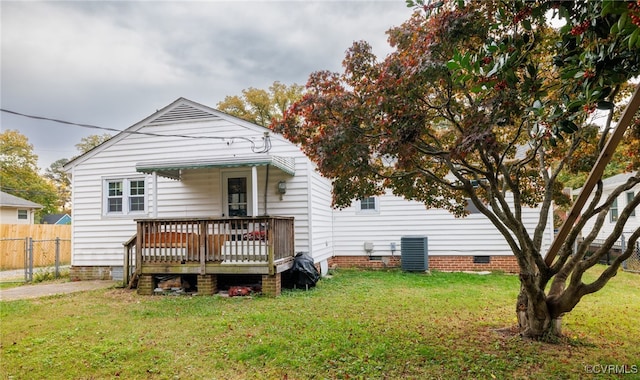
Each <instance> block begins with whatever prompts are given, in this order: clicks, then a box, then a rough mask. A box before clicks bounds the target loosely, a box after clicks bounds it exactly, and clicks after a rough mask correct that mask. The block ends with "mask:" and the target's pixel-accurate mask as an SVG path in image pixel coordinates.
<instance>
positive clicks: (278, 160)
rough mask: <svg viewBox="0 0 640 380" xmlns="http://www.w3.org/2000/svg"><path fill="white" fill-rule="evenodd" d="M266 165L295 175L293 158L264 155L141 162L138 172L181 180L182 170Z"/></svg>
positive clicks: (138, 164)
mask: <svg viewBox="0 0 640 380" xmlns="http://www.w3.org/2000/svg"><path fill="white" fill-rule="evenodd" d="M266 165H271V166H273V167H276V168H278V169H280V170H282V171H283V172H285V173H287V174H289V175H291V176H294V175H295V162H294V159H293V157H280V156H271V155H264V154H255V155H250V156H235V157H227V158H214V159H198V160H183V161H151V162H139V163H137V164H136V171H137V172H140V173H147V174H151V173H153V172H156V173H157V174H158V175H160V176H163V177H167V178H172V179H177V180H179V179H180V173H181V171H182V170H188V169H209V168H238V167H251V166H266Z"/></svg>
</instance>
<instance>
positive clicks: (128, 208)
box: [104, 178, 147, 216]
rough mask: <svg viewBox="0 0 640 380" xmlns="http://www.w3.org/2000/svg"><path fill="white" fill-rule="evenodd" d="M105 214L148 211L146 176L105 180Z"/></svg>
mask: <svg viewBox="0 0 640 380" xmlns="http://www.w3.org/2000/svg"><path fill="white" fill-rule="evenodd" d="M104 194H105V199H104V214H105V215H111V216H112V215H128V214H140V213H144V212H145V211H146V204H147V202H146V189H145V180H144V178H117V179H107V180H105V182H104Z"/></svg>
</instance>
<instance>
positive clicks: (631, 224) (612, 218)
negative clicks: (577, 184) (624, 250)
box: [574, 173, 640, 240]
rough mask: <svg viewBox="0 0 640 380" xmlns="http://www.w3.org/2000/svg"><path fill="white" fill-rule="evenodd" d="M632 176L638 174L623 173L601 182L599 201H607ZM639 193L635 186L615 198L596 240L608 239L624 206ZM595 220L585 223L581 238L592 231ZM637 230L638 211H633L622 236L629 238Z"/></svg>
mask: <svg viewBox="0 0 640 380" xmlns="http://www.w3.org/2000/svg"><path fill="white" fill-rule="evenodd" d="M634 174H635V175H637V174H638V173H623V174H618V175H615V176H613V177H609V178H606V179H604V180H602V197H601V199H602V200H604V199H607V197H608V196H609V195H610V194H611V193H612V192H613V190H614V189H616V188H618V186H620V185H622V184H623V183H625V182H627V180H628V179H629V177H631V176H633V175H634ZM581 190H582V189H577V190H574V194H575V195H577V194H579V193H580V191H581ZM594 191H595V190H594ZM639 192H640V184H639V185H635V186H634V187H633V188H631V189H629V190H627V191H624V192H623V193H622V194H620V195H619V196H618V197H617V198H616V200H615V201H614V202H613V204H612V205H611V208H610V209H609V213H608V215H607V217H606V219H605V221H604V224H603V225H602V228H601V229H600V231H599V232H598V236H596V239H597V240H604V239H606V238H607V237H609V235H610V234H611V232H613V228H614V226H615V224H616V222H617V220H618V216H619V215H620V213H621V212H622V210H623V209H624V208H625V206H626V205H627V204H628V203H629V202H630V201H631V199H633V197H635V196H636V195H637V194H638V193H639ZM592 198H593V197H589V199H588V200H587V203H586V205H588V204H589V203H590V202H591V199H592ZM595 219H596V217H593V218H591V219H590V220H588V221H587V222H586V223H585V225H584V227H583V228H582V235H583V236H586V235H587V234H588V233H589V232H590V231H591V230H592V229H593V226H594V223H595ZM638 228H640V210H634V211H633V212H632V214H631V216H630V217H629V219H627V223H626V224H625V227H624V230H623V235H625V236H629V235H631V233H633V231H635V230H637V229H638Z"/></svg>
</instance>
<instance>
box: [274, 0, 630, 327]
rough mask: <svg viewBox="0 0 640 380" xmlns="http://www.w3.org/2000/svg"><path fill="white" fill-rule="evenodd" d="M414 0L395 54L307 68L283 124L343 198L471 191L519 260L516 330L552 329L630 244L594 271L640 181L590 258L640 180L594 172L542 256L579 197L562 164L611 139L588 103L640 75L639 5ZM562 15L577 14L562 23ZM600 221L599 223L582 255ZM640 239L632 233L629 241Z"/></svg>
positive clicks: (442, 202) (442, 203)
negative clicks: (549, 255) (569, 223)
mask: <svg viewBox="0 0 640 380" xmlns="http://www.w3.org/2000/svg"><path fill="white" fill-rule="evenodd" d="M408 3H410V4H413V5H414V6H416V7H417V8H416V9H417V11H416V12H415V13H414V14H413V15H412V16H411V18H410V19H409V20H408V21H406V22H405V23H404V24H403V25H401V26H399V27H396V28H393V29H391V30H389V32H388V35H389V42H390V44H391V46H392V47H394V48H395V51H394V52H393V53H391V54H389V55H388V56H387V57H386V58H385V59H384V60H382V61H378V60H377V58H376V57H375V56H374V55H373V54H372V51H371V48H370V46H369V45H368V44H367V43H366V42H357V43H354V45H353V47H351V48H350V49H349V50H348V51H347V55H346V57H345V59H344V61H343V66H344V69H345V70H344V73H341V74H340V73H332V72H326V71H322V72H316V73H313V74H311V76H310V78H309V81H308V83H307V92H306V94H305V96H304V97H303V98H302V100H301V101H299V102H297V103H296V104H294V105H293V106H292V107H291V108H290V109H289V110H288V111H287V113H286V114H285V116H284V117H283V119H282V120H280V121H278V122H277V123H274V124H273V125H272V127H273V128H274V129H275V130H277V131H279V132H282V133H283V134H284V135H285V136H286V137H287V138H289V139H290V140H291V141H293V142H296V143H298V144H300V145H301V147H302V149H303V150H304V151H305V153H306V154H307V155H308V156H309V157H311V159H313V160H314V161H315V162H316V163H317V165H318V168H319V170H320V171H321V172H322V173H323V174H324V175H325V176H327V177H329V178H330V179H332V180H333V195H334V205H335V206H337V207H343V206H348V205H350V204H351V202H352V201H353V199H357V198H362V197H366V196H371V195H375V194H381V193H382V192H384V191H385V189H391V190H392V191H393V192H394V193H395V194H397V195H401V196H404V197H405V198H407V199H412V200H417V201H420V202H423V203H424V204H425V205H426V207H439V208H443V209H447V210H449V211H450V212H451V213H453V214H455V215H457V216H464V214H465V206H466V204H467V202H472V203H473V204H474V205H475V207H476V208H477V209H478V210H480V212H482V213H483V214H484V215H485V216H486V217H487V218H488V220H490V221H491V223H493V224H494V225H495V227H496V228H497V229H498V230H499V231H500V233H501V234H502V235H503V236H504V239H505V240H506V242H507V243H508V244H509V246H510V247H511V249H512V251H513V254H514V256H515V258H516V259H517V262H518V264H519V267H520V283H521V293H520V296H519V297H518V300H517V302H516V304H517V305H516V311H517V315H518V320H519V325H520V328H521V333H522V334H523V335H525V336H529V337H536V338H540V337H545V336H548V337H550V336H557V335H559V334H560V321H561V318H562V316H563V315H564V314H565V313H568V312H570V311H571V310H572V309H573V308H574V307H575V305H576V304H577V303H578V302H579V301H580V300H581V299H582V298H583V297H584V296H585V295H587V294H590V293H593V292H596V291H598V290H600V289H601V288H602V287H603V286H604V285H605V284H606V283H607V281H609V279H610V278H612V277H613V276H614V275H615V273H616V270H617V269H618V268H619V266H620V264H621V262H622V260H624V259H626V258H628V257H629V256H630V255H631V253H632V251H631V249H627V250H626V251H625V252H623V254H622V255H621V256H620V257H619V258H617V259H616V260H614V262H613V263H612V264H611V266H610V267H609V268H607V269H606V270H604V271H603V272H602V273H601V274H600V275H599V276H598V277H597V279H596V280H595V281H593V282H590V283H587V282H585V281H586V280H585V277H584V276H583V275H584V273H585V271H587V270H588V269H590V268H592V267H593V266H594V265H595V264H597V262H598V260H599V258H600V257H602V256H603V255H604V254H606V252H607V251H608V250H609V248H611V246H612V245H613V243H614V242H615V241H617V240H618V239H619V237H620V234H621V232H622V228H623V227H624V225H625V223H626V221H627V219H628V217H629V215H630V214H631V212H632V210H633V209H634V208H635V207H637V205H638V204H639V203H640V191H639V192H636V195H635V197H634V198H633V199H631V200H630V202H629V204H628V205H627V206H626V207H625V208H624V209H623V210H622V212H621V213H620V215H619V218H618V222H617V223H616V226H615V229H614V232H613V233H612V234H611V236H610V237H609V239H607V242H606V243H605V245H604V246H603V247H602V249H600V250H598V251H597V252H595V253H594V254H593V255H591V256H590V257H587V248H588V247H589V244H590V242H591V241H592V240H593V239H594V238H595V236H596V233H597V232H598V229H599V228H600V227H601V226H602V224H603V222H604V220H605V217H606V215H607V211H608V210H609V208H610V206H611V204H612V202H613V200H614V199H615V196H617V195H619V194H621V193H622V192H623V191H626V190H629V189H631V188H633V187H634V186H635V185H637V184H638V183H640V174H638V173H637V172H636V174H635V176H632V177H631V178H630V179H629V180H628V181H627V182H626V183H625V184H624V185H622V186H620V187H619V188H618V189H616V190H615V191H614V192H613V194H612V195H610V196H608V197H606V198H605V197H603V196H602V186H601V182H600V183H599V186H598V187H597V190H596V191H595V197H594V201H593V202H591V203H590V204H589V205H588V206H587V207H586V208H585V209H584V210H583V212H582V215H581V218H580V219H579V222H578V223H576V224H575V225H574V226H573V228H572V229H571V231H570V233H569V235H568V238H567V239H566V241H565V242H564V244H563V245H562V248H561V250H560V253H559V255H558V257H557V258H556V260H555V261H554V262H552V263H550V264H548V263H547V262H546V261H545V252H543V251H542V243H543V234H544V231H545V227H546V224H547V221H548V217H549V214H550V213H551V212H552V205H553V203H554V200H555V201H556V202H568V201H569V200H568V199H567V198H566V197H562V193H561V189H562V188H563V186H564V184H563V183H562V182H561V181H560V180H559V175H560V174H561V173H563V172H566V171H569V170H573V171H574V172H577V171H581V170H582V171H584V170H588V169H589V168H590V165H589V164H588V163H585V162H583V161H581V160H583V157H581V155H580V152H584V151H594V152H595V151H599V150H601V149H602V147H603V145H604V144H603V142H604V141H605V139H606V133H605V137H602V138H601V137H600V135H599V133H598V131H597V130H594V128H593V127H591V125H592V124H591V123H590V122H589V121H590V120H589V119H590V117H591V115H592V113H593V111H594V110H595V109H596V108H597V107H600V108H603V109H609V108H611V107H612V106H613V104H614V103H615V102H617V101H619V98H620V96H621V94H622V92H621V91H620V89H621V86H623V85H624V84H625V83H627V82H628V81H629V79H630V78H632V77H634V76H636V75H638V73H640V54H638V48H639V47H640V36H639V34H640V31H639V29H638V26H639V24H640V18H639V17H638V16H639V14H638V10H639V9H640V6H639V3H638V2H635V1H634V2H628V3H622V4H621V3H619V2H612V1H603V2H596V1H593V2H592V1H586V0H585V1H572V2H566V1H529V0H510V1H500V0H494V1H489V0H487V1H438V2H433V3H431V2H426V1H413V2H412V1H411V0H409V1H408ZM551 15H555V16H559V18H560V19H562V20H564V21H565V22H566V24H565V25H564V26H562V27H560V28H559V29H554V28H553V27H552V26H551V25H550V21H551V20H552V18H551V17H550V16H551ZM556 18H557V17H556ZM639 135H640V133H639V127H638V125H637V124H636V125H635V126H634V127H633V128H630V129H629V130H628V131H627V135H626V138H627V140H628V141H630V142H631V143H630V144H627V146H630V147H631V150H627V151H626V153H627V154H628V155H629V159H630V162H629V165H628V167H629V168H630V169H631V168H635V170H637V167H638V165H637V163H638V160H639V158H638V154H637V150H636V151H634V150H633V147H634V146H635V147H636V149H637V147H638V143H637V141H638V140H639V137H640V136H639ZM599 138H601V139H600V141H599V140H598V139H599ZM591 166H592V165H591ZM525 206H538V207H539V208H540V218H539V221H538V223H537V225H536V227H535V228H534V229H533V230H528V229H527V228H526V227H525V224H524V222H523V220H522V218H521V213H522V207H525ZM593 218H595V220H596V223H595V225H596V226H595V228H594V230H593V231H590V232H589V233H588V234H587V235H586V236H585V239H584V242H582V243H581V244H579V245H578V248H577V250H576V251H575V252H574V251H573V250H572V248H573V246H574V242H575V241H576V239H577V237H578V236H579V233H580V230H581V229H582V227H583V226H584V224H585V222H586V221H587V220H589V219H593ZM639 236H640V231H639V230H636V231H634V232H633V234H632V235H631V236H628V237H627V238H628V243H629V244H628V246H629V247H632V246H633V245H634V244H635V242H636V241H637V240H638V238H639Z"/></svg>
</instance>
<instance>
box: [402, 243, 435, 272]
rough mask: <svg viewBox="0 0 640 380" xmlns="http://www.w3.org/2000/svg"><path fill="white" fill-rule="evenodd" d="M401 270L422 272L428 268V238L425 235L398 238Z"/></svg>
mask: <svg viewBox="0 0 640 380" xmlns="http://www.w3.org/2000/svg"><path fill="white" fill-rule="evenodd" d="M400 244H401V246H400V253H401V259H402V261H401V262H402V270H404V271H407V272H424V271H426V270H428V269H429V255H428V239H427V237H426V236H403V237H402V238H400Z"/></svg>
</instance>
